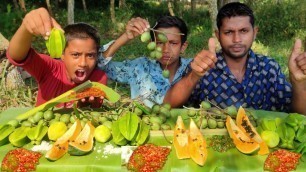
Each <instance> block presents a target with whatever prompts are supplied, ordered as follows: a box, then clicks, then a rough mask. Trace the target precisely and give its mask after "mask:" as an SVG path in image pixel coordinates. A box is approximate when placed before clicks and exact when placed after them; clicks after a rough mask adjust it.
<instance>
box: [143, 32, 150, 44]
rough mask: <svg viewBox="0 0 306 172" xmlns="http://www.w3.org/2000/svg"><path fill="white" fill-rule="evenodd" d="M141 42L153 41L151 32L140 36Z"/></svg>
mask: <svg viewBox="0 0 306 172" xmlns="http://www.w3.org/2000/svg"><path fill="white" fill-rule="evenodd" d="M140 40H141V42H149V41H150V40H151V35H150V32H149V31H146V32H144V33H143V34H141V36H140Z"/></svg>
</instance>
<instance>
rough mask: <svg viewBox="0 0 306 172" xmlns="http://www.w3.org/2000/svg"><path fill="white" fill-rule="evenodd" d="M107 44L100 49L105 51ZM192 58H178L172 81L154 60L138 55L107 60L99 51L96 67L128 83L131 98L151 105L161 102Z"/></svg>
mask: <svg viewBox="0 0 306 172" xmlns="http://www.w3.org/2000/svg"><path fill="white" fill-rule="evenodd" d="M106 48H108V47H107V45H105V46H104V47H103V48H101V49H100V51H102V52H103V51H105V50H106ZM191 60H192V59H190V58H180V67H179V69H178V70H177V72H176V74H175V76H174V79H173V81H172V82H171V83H170V82H169V80H168V79H167V78H164V77H163V76H162V68H161V66H160V63H159V62H158V61H156V60H152V59H149V58H147V57H139V58H136V59H134V60H125V61H123V62H118V61H109V59H107V58H106V59H105V58H104V57H103V56H102V53H100V57H99V58H98V67H99V68H100V69H102V70H104V71H105V72H106V74H107V76H108V78H109V79H111V80H114V81H117V82H120V83H128V84H129V85H130V89H131V98H132V99H135V98H138V97H139V98H141V99H142V101H143V102H144V103H145V105H146V106H149V107H152V106H153V105H154V104H155V103H158V104H161V103H162V102H163V99H164V96H165V95H166V93H167V90H168V89H169V88H170V87H171V86H172V85H174V84H175V83H176V82H177V81H179V80H180V79H181V78H182V75H183V73H184V71H185V69H186V67H187V65H188V64H189V63H190V61H191Z"/></svg>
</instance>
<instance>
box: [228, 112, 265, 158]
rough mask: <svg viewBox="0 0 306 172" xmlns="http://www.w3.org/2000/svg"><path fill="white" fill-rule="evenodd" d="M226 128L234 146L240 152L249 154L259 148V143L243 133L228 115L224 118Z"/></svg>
mask: <svg viewBox="0 0 306 172" xmlns="http://www.w3.org/2000/svg"><path fill="white" fill-rule="evenodd" d="M226 128H227V131H228V133H229V135H230V137H231V138H232V139H233V142H234V144H235V146H236V148H237V149H238V150H239V151H240V152H242V153H244V154H251V153H254V152H256V151H257V150H258V149H259V144H258V143H257V142H255V141H254V140H252V139H250V138H249V137H248V136H247V135H245V134H244V133H243V132H242V131H241V129H240V128H239V127H237V125H236V124H235V122H234V121H233V120H232V118H231V117H230V116H227V118H226Z"/></svg>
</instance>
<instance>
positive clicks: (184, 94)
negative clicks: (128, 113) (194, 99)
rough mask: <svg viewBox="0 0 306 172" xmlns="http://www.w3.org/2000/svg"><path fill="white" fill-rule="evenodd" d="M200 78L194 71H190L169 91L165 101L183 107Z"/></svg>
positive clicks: (173, 105) (172, 105)
mask: <svg viewBox="0 0 306 172" xmlns="http://www.w3.org/2000/svg"><path fill="white" fill-rule="evenodd" d="M200 78H201V77H200V76H198V75H197V74H195V73H194V72H193V71H191V72H189V73H188V74H187V75H186V76H185V77H183V78H182V79H181V80H180V81H178V82H177V83H176V84H174V85H173V86H172V87H171V88H170V89H169V90H168V91H167V93H166V96H165V98H164V103H170V104H171V107H181V106H182V105H183V104H185V102H186V101H187V100H188V98H189V96H190V95H191V93H192V91H193V89H194V87H195V86H196V84H197V82H198V81H199V79H200Z"/></svg>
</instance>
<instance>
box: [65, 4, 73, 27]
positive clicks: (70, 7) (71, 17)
mask: <svg viewBox="0 0 306 172" xmlns="http://www.w3.org/2000/svg"><path fill="white" fill-rule="evenodd" d="M67 17H68V24H72V23H74V0H68V16H67Z"/></svg>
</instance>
